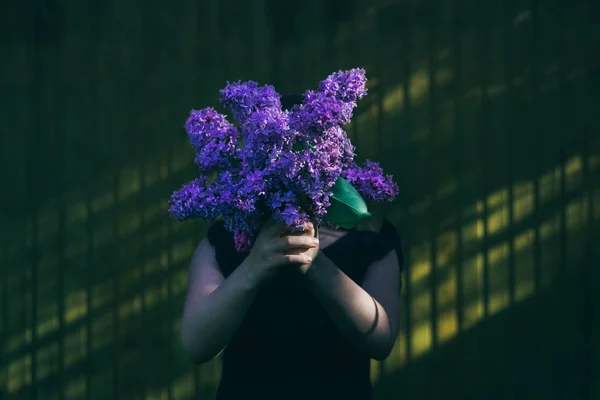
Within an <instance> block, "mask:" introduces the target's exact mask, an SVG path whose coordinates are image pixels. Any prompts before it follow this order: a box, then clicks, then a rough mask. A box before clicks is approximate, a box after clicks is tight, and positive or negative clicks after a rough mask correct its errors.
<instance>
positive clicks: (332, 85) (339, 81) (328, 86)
mask: <svg viewBox="0 0 600 400" xmlns="http://www.w3.org/2000/svg"><path fill="white" fill-rule="evenodd" d="M366 83H367V77H366V72H365V70H364V69H362V68H354V69H351V70H348V71H338V72H334V73H333V74H331V75H329V76H328V77H327V78H326V79H325V80H323V81H321V83H320V84H319V91H320V92H322V93H325V94H326V95H327V96H333V97H335V98H336V99H339V100H342V101H344V102H346V103H356V101H357V100H360V99H362V98H363V97H364V96H365V95H366V94H367V89H366V88H365V85H366Z"/></svg>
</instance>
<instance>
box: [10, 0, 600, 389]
mask: <svg viewBox="0 0 600 400" xmlns="http://www.w3.org/2000/svg"><path fill="white" fill-rule="evenodd" d="M599 11H600V8H599V5H598V2H597V1H594V0H587V1H586V0H571V1H567V0H549V1H543V0H504V1H502V0H487V1H477V0H432V1H428V2H426V1H419V0H403V1H402V0H349V1H342V0H335V1H331V0H330V1H320V0H307V1H304V2H302V3H293V4H292V3H290V4H287V3H285V2H282V1H276V0H248V1H234V0H221V1H219V0H202V1H191V0H176V1H174V2H158V1H145V2H142V1H141V0H118V1H117V0H107V1H104V2H98V1H92V0H81V1H75V0H51V1H41V0H28V1H17V0H8V1H6V2H3V3H2V5H1V6H0V50H1V51H0V54H1V55H2V56H1V57H0V84H1V86H0V99H1V104H2V107H0V156H1V157H0V168H1V171H2V172H1V175H0V176H1V177H2V191H1V194H0V206H2V207H0V226H1V227H2V229H0V235H1V236H0V239H1V240H0V398H6V399H36V398H37V399H79V398H88V399H146V398H148V399H154V398H156V399H158V398H160V399H188V398H197V399H210V398H211V397H212V395H213V393H214V389H215V387H216V384H217V383H218V379H219V360H216V361H215V362H213V363H210V364H206V365H203V366H200V367H193V366H192V365H191V364H190V362H189V361H188V359H187V358H186V356H185V355H184V353H183V351H182V348H181V345H180V340H179V323H180V317H181V310H182V306H183V298H184V294H185V290H186V283H187V266H188V262H189V258H190V255H191V252H192V250H193V248H194V247H195V245H196V244H197V242H198V241H199V240H200V239H201V238H202V237H203V235H204V233H205V231H206V227H207V226H206V224H205V223H202V222H185V223H173V222H171V221H169V219H168V218H167V214H166V207H167V206H166V200H167V199H168V197H169V195H170V193H171V192H172V191H173V190H174V189H177V188H178V187H179V186H180V185H181V184H183V183H184V182H186V181H187V180H190V179H192V178H193V177H194V174H195V169H194V166H193V155H192V150H191V147H190V146H189V144H188V143H187V137H186V134H185V132H184V130H183V123H184V122H185V119H186V118H187V116H188V112H189V110H190V109H191V108H201V107H204V106H207V105H217V89H219V88H221V87H222V86H223V85H224V84H225V81H226V80H229V81H234V80H238V79H242V80H246V79H252V80H257V81H259V82H260V83H271V84H274V85H276V87H277V88H278V89H279V90H280V91H283V92H292V91H302V90H304V89H307V88H311V87H314V86H316V84H317V83H318V82H319V80H320V79H322V78H324V77H325V76H327V75H328V74H329V73H330V72H332V71H334V70H338V69H346V68H352V67H363V68H366V69H367V74H368V78H369V84H368V85H369V91H370V94H369V96H367V97H366V98H365V99H364V100H363V101H362V102H361V103H360V106H359V108H358V110H357V114H356V116H355V119H354V121H353V123H352V124H351V125H350V126H348V127H347V128H348V133H349V135H350V136H351V138H352V140H353V142H354V143H355V145H356V146H357V148H358V157H359V158H360V159H365V158H371V159H377V160H379V161H380V162H381V165H382V166H383V167H384V169H386V170H387V171H388V172H389V173H392V174H394V175H395V176H396V178H397V181H398V183H399V185H400V187H401V196H400V199H399V200H398V201H397V202H396V203H394V204H392V205H390V206H386V207H381V209H380V210H379V211H381V212H384V213H385V214H386V215H387V216H388V217H389V218H390V219H391V220H392V222H393V223H394V224H395V225H396V226H397V228H398V229H399V230H400V231H401V232H402V235H403V237H404V246H405V250H406V255H407V261H408V263H407V266H406V275H405V277H404V281H405V282H404V286H403V292H402V294H403V297H402V301H403V307H402V308H403V319H402V331H401V335H400V337H399V340H398V342H397V344H396V347H395V348H394V352H393V354H392V355H391V356H390V357H389V358H388V359H387V360H386V361H385V362H383V363H374V364H373V367H374V368H373V374H372V379H373V381H374V383H375V387H376V394H377V398H380V399H391V398H403V399H406V400H409V399H419V400H423V399H441V398H445V399H511V400H512V399H528V400H530V399H535V398H543V399H545V400H550V399H583V400H591V399H597V398H599V397H600V380H599V379H598V376H599V375H600V367H599V364H600V345H599V343H598V339H597V338H598V337H600V322H599V321H600V306H599V305H598V304H600V295H599V293H600V290H599V289H600V285H599V281H600V277H599V275H600V273H599V271H598V268H600V251H599V250H598V247H597V245H598V237H600V228H599V225H600V224H599V222H600V182H599V181H600V179H599V178H600V135H599V133H600V126H599V125H600V124H599V123H598V120H599V119H598V115H597V114H596V112H597V110H598V106H599V104H600V102H599V100H600V96H599V93H600V91H599V89H600V68H599V66H600V64H599V61H598V58H597V54H598V50H599V49H600V12H599ZM594 238H595V239H594Z"/></svg>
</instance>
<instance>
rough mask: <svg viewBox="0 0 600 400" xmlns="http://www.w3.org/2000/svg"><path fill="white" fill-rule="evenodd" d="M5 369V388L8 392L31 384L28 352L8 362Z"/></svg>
mask: <svg viewBox="0 0 600 400" xmlns="http://www.w3.org/2000/svg"><path fill="white" fill-rule="evenodd" d="M41 351H42V349H40V350H39V351H38V354H39V353H40V352H41ZM38 357H39V355H38ZM7 370H8V385H7V390H8V392H9V393H14V392H17V391H19V390H20V389H21V388H22V387H24V386H27V385H31V355H29V354H28V355H26V356H23V357H19V358H17V359H15V360H13V361H12V362H11V363H10V364H8V368H7Z"/></svg>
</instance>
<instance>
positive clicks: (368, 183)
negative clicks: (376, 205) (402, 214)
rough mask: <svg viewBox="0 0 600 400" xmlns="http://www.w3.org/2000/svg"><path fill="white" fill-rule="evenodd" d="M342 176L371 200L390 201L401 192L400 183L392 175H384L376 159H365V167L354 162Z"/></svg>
mask: <svg viewBox="0 0 600 400" xmlns="http://www.w3.org/2000/svg"><path fill="white" fill-rule="evenodd" d="M342 177H343V178H344V179H346V180H347V181H348V182H350V183H351V184H352V185H353V186H354V187H355V188H356V190H357V191H358V192H359V193H360V194H361V195H362V196H363V197H366V198H368V199H370V200H374V201H377V202H390V201H392V200H393V199H394V198H395V197H396V196H397V195H398V192H399V189H398V185H397V184H396V183H395V182H394V181H393V178H392V176H391V175H384V174H383V170H382V169H381V167H380V166H379V164H378V163H377V162H375V161H369V160H367V161H365V165H364V167H359V166H358V165H356V164H353V165H352V166H351V167H350V168H348V169H346V170H345V171H344V172H343V173H342Z"/></svg>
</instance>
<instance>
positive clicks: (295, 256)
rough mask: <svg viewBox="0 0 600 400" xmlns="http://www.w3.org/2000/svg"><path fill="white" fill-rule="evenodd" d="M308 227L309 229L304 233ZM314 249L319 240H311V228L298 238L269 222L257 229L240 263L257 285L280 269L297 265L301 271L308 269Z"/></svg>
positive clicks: (316, 249) (298, 235)
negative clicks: (242, 261) (253, 239)
mask: <svg viewBox="0 0 600 400" xmlns="http://www.w3.org/2000/svg"><path fill="white" fill-rule="evenodd" d="M309 226H310V229H306V228H308V227H309ZM309 232H312V233H309ZM318 247H319V240H318V238H316V237H314V230H313V229H312V224H310V225H309V224H307V225H306V227H305V231H304V232H301V233H300V234H290V233H289V228H288V227H286V226H285V225H284V224H281V223H277V222H274V221H273V220H269V221H268V222H267V223H265V225H264V226H263V227H262V228H261V230H260V232H259V234H258V237H257V238H256V241H255V242H254V246H252V249H251V250H250V254H249V255H248V257H247V258H246V259H245V260H244V263H246V264H247V265H248V270H249V271H250V272H251V275H252V277H251V279H252V280H253V281H254V283H255V284H260V283H262V282H263V281H264V280H265V279H266V278H268V277H270V276H272V275H273V274H274V273H275V272H276V271H277V270H278V269H279V268H281V267H284V266H289V265H300V266H301V269H302V268H305V266H310V265H311V264H312V262H313V259H314V257H316V255H317V253H318ZM306 268H307V267H306Z"/></svg>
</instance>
